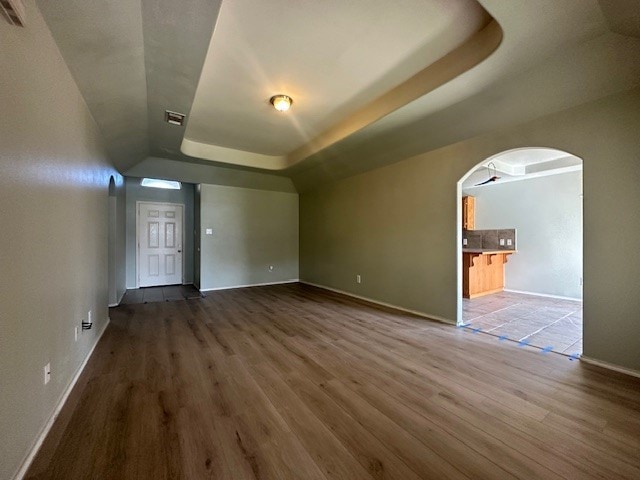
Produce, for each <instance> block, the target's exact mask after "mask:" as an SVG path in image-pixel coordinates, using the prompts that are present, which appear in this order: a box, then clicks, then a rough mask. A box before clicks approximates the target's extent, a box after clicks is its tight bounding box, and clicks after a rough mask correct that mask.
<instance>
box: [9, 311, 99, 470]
mask: <svg viewBox="0 0 640 480" xmlns="http://www.w3.org/2000/svg"><path fill="white" fill-rule="evenodd" d="M109 322H110V320H109V317H107V321H106V322H105V324H104V327H102V330H101V331H100V333H99V334H98V337H97V338H96V341H95V342H94V344H93V347H91V350H90V351H89V353H88V354H87V356H86V357H85V358H84V360H83V361H82V363H81V364H80V366H79V367H78V370H76V373H75V375H74V376H73V378H72V379H71V382H69V385H67V388H66V389H65V390H64V392H62V395H61V396H60V398H59V400H58V403H57V404H56V408H55V409H54V410H53V413H52V414H51V416H50V417H49V420H48V421H47V423H46V424H45V426H44V428H43V429H42V430H41V431H40V434H39V435H38V437H37V438H36V441H35V442H34V444H33V445H32V447H31V449H30V450H29V452H28V453H27V455H26V457H25V459H24V460H23V462H22V465H21V466H20V468H19V469H18V471H17V472H16V474H15V475H14V477H13V479H14V480H22V479H23V478H24V476H25V475H26V474H27V470H29V467H30V466H31V462H33V459H34V458H35V456H36V454H37V453H38V450H40V447H41V446H42V442H44V439H45V438H46V436H47V435H48V434H49V431H50V430H51V427H53V424H54V423H55V421H56V419H57V418H58V415H59V414H60V411H61V410H62V407H64V404H65V403H66V402H67V399H68V398H69V395H70V394H71V391H72V390H73V387H75V386H76V383H77V382H78V379H79V378H80V375H81V374H82V372H83V371H84V368H85V367H86V366H87V363H88V362H89V359H90V358H91V355H92V354H93V351H94V350H95V349H96V345H98V343H99V342H100V339H101V338H102V335H103V334H104V332H105V331H106V330H107V327H108V326H109Z"/></svg>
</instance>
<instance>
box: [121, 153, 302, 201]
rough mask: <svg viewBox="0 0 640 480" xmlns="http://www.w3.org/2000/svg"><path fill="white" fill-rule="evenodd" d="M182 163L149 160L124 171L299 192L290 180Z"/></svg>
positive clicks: (203, 163)
mask: <svg viewBox="0 0 640 480" xmlns="http://www.w3.org/2000/svg"><path fill="white" fill-rule="evenodd" d="M193 162H194V159H191V162H182V161H177V160H169V159H167V158H158V157H148V158H146V159H145V160H143V161H142V162H140V163H138V164H137V165H136V166H134V167H132V168H131V169H129V170H127V171H126V172H125V174H126V175H128V176H131V177H154V178H172V179H175V180H180V181H181V182H190V183H196V184H197V183H206V184H209V185H227V186H229V187H242V188H254V189H257V190H274V191H277V192H292V193H295V192H296V188H295V187H294V185H293V182H292V181H291V179H290V178H287V177H284V176H282V175H274V174H271V173H263V172H256V171H249V170H240V169H239V168H228V167H221V166H219V165H217V164H216V163H215V162H209V161H208V160H201V161H200V163H193Z"/></svg>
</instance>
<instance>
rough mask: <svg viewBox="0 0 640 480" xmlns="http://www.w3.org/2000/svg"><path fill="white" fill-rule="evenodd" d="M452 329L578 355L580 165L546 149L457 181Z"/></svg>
mask: <svg viewBox="0 0 640 480" xmlns="http://www.w3.org/2000/svg"><path fill="white" fill-rule="evenodd" d="M457 191H458V199H459V203H460V205H459V209H458V210H459V222H458V225H459V226H458V230H459V237H458V239H459V241H458V249H457V251H458V278H459V280H458V284H459V287H458V325H459V326H463V327H465V328H467V329H470V330H472V331H473V332H474V333H487V334H490V335H494V336H496V337H498V338H499V339H500V340H511V341H515V342H518V344H519V345H521V346H532V347H536V348H540V349H542V350H544V351H554V352H558V353H563V354H566V355H573V356H577V355H579V354H581V353H582V284H583V273H582V238H583V227H582V225H583V221H582V160H581V159H580V158H578V157H576V156H574V155H572V154H570V153H567V152H564V151H561V150H557V149H552V148H540V147H530V148H518V149H514V150H509V151H505V152H500V153H498V154H496V155H493V156H491V157H489V158H487V159H485V160H484V161H483V162H481V163H479V164H478V165H477V166H476V167H474V168H473V169H471V170H470V171H469V172H467V173H466V174H465V175H464V176H463V177H462V178H461V179H460V181H459V182H458V189H457Z"/></svg>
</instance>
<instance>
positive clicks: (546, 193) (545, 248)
mask: <svg viewBox="0 0 640 480" xmlns="http://www.w3.org/2000/svg"><path fill="white" fill-rule="evenodd" d="M465 193H467V194H469V195H473V196H474V197H476V209H475V210H476V230H481V229H493V228H512V227H514V228H516V229H517V230H518V239H517V248H518V252H517V253H515V254H513V255H511V256H510V257H509V261H508V262H507V265H506V268H505V288H507V289H509V290H518V291H524V292H531V293H541V294H546V295H558V296H561V297H570V298H576V299H579V298H582V286H581V285H580V278H581V277H582V198H581V197H580V195H581V194H582V172H570V173H563V174H560V175H551V176H546V177H537V178H530V179H526V180H520V181H515V182H506V183H499V182H496V183H495V184H490V185H486V186H483V187H476V188H469V189H468V190H466V192H465Z"/></svg>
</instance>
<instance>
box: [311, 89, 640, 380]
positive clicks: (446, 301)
mask: <svg viewBox="0 0 640 480" xmlns="http://www.w3.org/2000/svg"><path fill="white" fill-rule="evenodd" d="M514 108H515V107H514ZM638 131H640V89H634V90H631V91H628V92H624V93H619V94H616V95H612V96H609V97H606V98H603V99H601V100H598V101H596V102H591V103H588V104H585V105H582V106H579V107H575V108H571V109H568V110H565V111H563V112H560V113H556V114H553V115H548V116H546V117H542V118H540V119H538V120H535V121H533V122H529V123H526V124H523V125H518V126H515V127H513V128H510V129H506V130H498V131H495V132H493V133H491V134H487V135H482V136H478V137H474V138H471V139H468V140H465V141H463V142H460V143H457V144H453V145H450V146H447V147H445V148H441V149H438V150H434V151H431V152H429V153H425V154H422V155H418V156H416V157H413V158H410V159H407V160H404V161H401V162H398V163H396V164H393V165H390V166H387V167H383V168H380V169H377V170H373V171H370V172H367V173H364V174H361V175H357V176H354V177H350V178H347V179H345V180H341V181H338V182H335V183H333V184H330V185H329V186H323V187H321V188H319V189H317V190H313V191H309V192H305V193H302V194H301V195H300V274H301V278H302V280H305V281H309V282H313V283H317V284H322V285H325V286H329V287H333V288H336V289H340V290H345V291H348V292H352V293H355V294H359V295H362V296H365V297H370V298H373V299H376V300H379V301H383V302H387V303H391V304H395V305H398V306H401V307H404V308H408V309H412V310H417V311H420V312H423V313H425V314H428V315H433V316H437V317H439V318H442V319H445V320H448V321H449V322H451V323H455V320H456V317H457V292H458V289H459V288H460V287H459V282H460V279H459V268H460V267H459V262H460V259H459V258H458V256H457V254H456V246H457V243H458V241H459V237H458V236H459V233H460V232H459V228H458V225H459V223H460V221H461V216H460V210H459V206H458V194H457V191H456V189H457V182H458V180H459V179H460V178H462V176H463V175H464V174H465V173H466V172H468V171H469V170H471V169H472V168H473V167H475V166H476V165H478V164H479V163H480V162H481V161H483V160H484V159H486V158H488V157H489V156H491V155H494V154H496V153H499V152H503V151H505V150H510V149H513V148H521V147H531V146H547V147H552V148H557V149H560V150H564V151H566V152H569V153H571V154H573V155H576V156H578V157H580V158H582V159H583V160H584V171H583V179H584V193H585V196H584V259H585V261H584V355H585V356H587V357H591V358H595V359H599V360H601V361H605V362H610V363H613V364H617V365H621V366H624V367H627V368H633V369H640V355H638V352H639V351H640V321H638V312H639V311H640V286H639V285H640V284H639V283H638V272H639V271H640V249H638V248H637V245H636V243H637V242H636V240H637V238H638V237H640V215H638V214H637V212H636V210H637V206H638V205H640V162H638V158H640V142H639V141H638V133H637V132H638ZM356 274H361V275H362V276H363V277H362V284H356V283H355V275H356Z"/></svg>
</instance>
